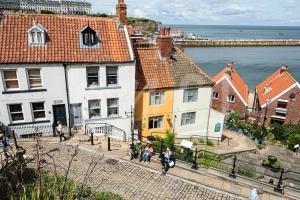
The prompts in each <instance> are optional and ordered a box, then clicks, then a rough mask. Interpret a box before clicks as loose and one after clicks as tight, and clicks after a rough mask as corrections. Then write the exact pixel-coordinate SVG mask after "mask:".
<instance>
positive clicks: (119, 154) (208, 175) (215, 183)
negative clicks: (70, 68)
mask: <svg viewBox="0 0 300 200" xmlns="http://www.w3.org/2000/svg"><path fill="white" fill-rule="evenodd" d="M88 139H89V138H88V136H86V135H83V134H77V135H76V136H75V137H73V138H72V139H71V140H68V141H66V142H63V143H61V144H63V145H70V146H76V145H78V146H79V147H80V149H81V150H82V152H86V153H88V154H89V155H87V154H86V156H83V157H82V160H84V165H83V166H82V167H83V168H81V169H78V172H80V173H81V174H84V173H85V171H86V169H85V168H87V167H84V166H86V165H87V163H88V161H89V159H91V156H92V155H98V156H100V154H99V152H101V154H104V155H106V159H109V158H113V159H116V160H117V161H118V165H117V166H118V167H117V169H122V170H123V167H124V168H125V169H126V168H127V167H128V166H135V167H137V168H135V167H134V168H135V170H126V172H127V173H129V174H131V175H129V176H130V177H131V176H132V177H136V176H141V177H143V176H142V175H141V174H140V173H142V172H145V171H147V173H148V172H149V173H150V172H151V173H154V174H152V175H149V176H150V177H151V180H152V179H155V180H159V181H161V182H159V183H162V184H161V186H160V189H161V188H164V187H167V188H168V187H171V186H165V185H164V182H166V183H168V181H166V180H164V179H161V178H160V177H161V174H160V170H161V166H160V164H159V162H158V161H155V159H153V161H152V162H151V163H150V164H149V165H144V164H143V163H139V162H137V161H133V162H128V151H129V144H128V143H123V142H119V141H116V140H113V141H112V145H111V149H112V151H108V150H107V140H106V139H105V138H98V139H97V138H95V142H94V143H95V145H94V146H91V144H90V142H88ZM42 140H43V141H44V142H43V143H44V144H45V145H46V146H47V148H46V149H49V148H56V147H55V146H57V145H59V146H60V145H61V144H57V142H58V141H59V140H58V138H42ZM22 141H23V142H24V140H22ZM27 141H29V142H32V139H27ZM23 144H24V145H29V144H30V143H23ZM59 149H60V151H62V150H64V149H63V148H59ZM64 151H65V150H64ZM60 154H61V153H60ZM61 158H64V156H63V155H62V157H61ZM61 158H59V159H61ZM113 162H115V161H113ZM61 163H64V165H65V164H66V161H65V160H62V161H61ZM101 164H103V163H102V162H101ZM120 167H121V168H120ZM110 168H111V167H110ZM129 169H131V167H129ZM137 169H142V172H140V171H139V170H137ZM122 170H121V171H120V173H125V172H122ZM117 171H118V170H116V172H117ZM102 172H105V173H107V171H105V170H102ZM135 172H137V173H138V175H137V174H136V173H135ZM113 174H114V173H113ZM114 175H116V174H114ZM118 176H119V174H118ZM101 177H102V175H101ZM103 177H106V175H105V174H104V175H103ZM167 177H168V178H171V179H174V180H173V181H175V182H176V180H177V179H179V180H181V181H183V182H184V183H192V184H196V185H197V184H199V183H200V186H201V188H209V189H212V190H213V191H218V192H220V194H226V195H228V194H233V196H234V197H237V196H239V197H240V198H247V197H248V195H249V193H250V190H251V189H252V188H253V187H262V186H261V185H258V184H257V183H255V182H254V183H253V182H252V183H248V182H246V183H245V181H243V180H239V179H236V180H233V179H229V178H228V174H227V175H224V174H216V172H215V171H214V170H210V169H203V168H201V169H199V170H197V171H194V170H190V166H189V165H185V164H184V163H180V162H177V164H176V167H175V168H173V169H171V170H170V171H169V173H168V175H167ZM123 178H124V177H123ZM116 179H118V178H117V177H116ZM120 179H122V175H121V176H120ZM125 179H126V178H125ZM146 180H147V179H146ZM171 182H172V181H171ZM155 183H156V184H157V182H155ZM145 184H146V185H147V187H145V188H146V189H147V188H148V187H150V188H152V187H154V186H153V185H151V184H150V183H149V184H150V185H149V184H148V183H147V181H146V182H145V181H143V178H142V179H139V180H138V179H136V181H135V185H136V186H132V187H138V188H137V189H135V193H136V191H137V190H138V191H141V190H145V188H144V185H145ZM153 184H154V183H153ZM184 185H185V184H184ZM186 187H188V186H186ZM99 188H100V189H101V190H103V189H105V187H104V186H103V185H102V186H101V187H99ZM143 188H144V189H143ZM213 188H214V189H213ZM157 189H158V188H157ZM181 189H182V188H180V190H179V191H181ZM167 190H168V191H169V190H170V189H167ZM272 191H273V188H267V189H266V190H265V193H264V195H263V197H262V199H263V200H282V199H287V198H283V197H281V196H280V195H277V194H274V193H273V192H272ZM149 192H150V191H149ZM156 192H158V193H159V191H156ZM182 192H183V193H184V191H182ZM150 193H151V192H150ZM187 193H189V192H186V193H185V195H187ZM120 194H123V195H125V196H126V197H128V198H129V199H132V198H133V197H132V196H130V195H128V194H126V192H124V190H123V189H122V190H121V191H120ZM205 194H206V193H203V194H202V195H203V196H202V199H205V198H206V196H205ZM196 196H197V195H196ZM187 197H188V198H187V199H193V198H192V197H189V196H187ZM216 197H219V196H218V195H217V196H216ZM176 198H178V199H184V198H179V197H177V196H174V197H173V199H176ZM228 198H229V197H228ZM133 199H134V198H133ZM146 199H147V198H146ZM158 199H168V198H165V197H164V196H162V198H158ZM197 199H201V198H197ZM207 199H218V198H214V197H210V198H207ZM225 199H226V198H225ZM229 199H230V198H229Z"/></svg>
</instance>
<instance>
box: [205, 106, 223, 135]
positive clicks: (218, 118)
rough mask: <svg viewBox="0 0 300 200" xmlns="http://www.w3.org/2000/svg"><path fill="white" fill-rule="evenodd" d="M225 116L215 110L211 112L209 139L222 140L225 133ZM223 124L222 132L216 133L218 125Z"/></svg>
mask: <svg viewBox="0 0 300 200" xmlns="http://www.w3.org/2000/svg"><path fill="white" fill-rule="evenodd" d="M224 119H225V114H223V113H221V112H218V111H216V110H214V109H211V111H210V120H209V131H208V137H209V138H211V139H216V138H221V137H222V133H223V125H224ZM218 123H220V124H221V129H220V132H215V127H216V124H218Z"/></svg>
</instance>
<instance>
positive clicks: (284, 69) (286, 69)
mask: <svg viewBox="0 0 300 200" xmlns="http://www.w3.org/2000/svg"><path fill="white" fill-rule="evenodd" d="M287 71H289V68H288V66H286V65H282V66H281V68H280V74H283V73H284V72H287Z"/></svg>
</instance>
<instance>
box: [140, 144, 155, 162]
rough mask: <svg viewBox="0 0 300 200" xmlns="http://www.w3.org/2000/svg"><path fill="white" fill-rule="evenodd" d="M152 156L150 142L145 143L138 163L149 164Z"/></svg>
mask: <svg viewBox="0 0 300 200" xmlns="http://www.w3.org/2000/svg"><path fill="white" fill-rule="evenodd" d="M152 155H153V147H152V144H151V143H150V142H148V143H147V146H146V148H145V149H144V151H142V153H141V157H140V162H141V161H144V162H146V165H147V164H148V163H149V162H150V159H151V156H152Z"/></svg>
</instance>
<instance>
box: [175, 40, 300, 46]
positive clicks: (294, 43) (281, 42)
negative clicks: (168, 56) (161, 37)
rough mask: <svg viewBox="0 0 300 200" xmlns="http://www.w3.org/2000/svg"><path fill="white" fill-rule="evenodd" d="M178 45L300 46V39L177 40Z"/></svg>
mask: <svg viewBox="0 0 300 200" xmlns="http://www.w3.org/2000/svg"><path fill="white" fill-rule="evenodd" d="M175 43H176V45H177V46H178V47H182V48H188V47H251V46H253V47H257V46H300V40H175Z"/></svg>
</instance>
